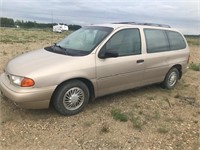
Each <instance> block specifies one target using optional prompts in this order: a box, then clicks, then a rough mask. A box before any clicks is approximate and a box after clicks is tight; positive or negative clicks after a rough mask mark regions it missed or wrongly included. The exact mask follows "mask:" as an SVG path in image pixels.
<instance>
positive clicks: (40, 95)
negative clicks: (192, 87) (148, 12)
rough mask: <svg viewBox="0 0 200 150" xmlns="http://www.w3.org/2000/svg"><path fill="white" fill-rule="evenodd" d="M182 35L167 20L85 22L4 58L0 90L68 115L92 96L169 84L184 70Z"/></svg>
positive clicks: (25, 103) (20, 103)
mask: <svg viewBox="0 0 200 150" xmlns="http://www.w3.org/2000/svg"><path fill="white" fill-rule="evenodd" d="M188 61H189V48H188V44H187V42H186V40H185V38H184V36H183V35H182V34H181V33H180V32H179V31H177V30H175V29H172V28H171V27H170V26H168V25H161V24H151V23H135V22H120V23H111V24H101V25H90V26H85V27H82V28H81V29H79V30H77V31H75V32H73V33H71V34H70V35H69V36H67V37H65V38H64V39H63V40H61V41H59V42H57V43H56V44H54V45H52V46H48V47H45V48H42V49H39V50H35V51H31V52H28V53H25V54H23V55H21V56H18V57H16V58H14V59H12V60H10V61H9V62H8V63H7V65H6V66H5V69H4V72H3V73H2V74H1V77H0V90H1V93H2V95H5V96H6V97H8V98H9V99H11V100H12V101H14V103H15V104H16V105H18V106H19V107H22V108H28V109H42V108H48V107H49V105H50V103H51V104H53V106H54V107H55V109H56V110H57V111H58V112H59V113H60V114H63V115H74V114H77V113H79V112H80V111H82V110H83V109H84V107H85V106H86V104H87V103H88V102H89V101H90V100H94V99H95V98H97V97H100V96H103V95H107V94H111V93H115V92H119V91H123V90H127V89H132V88H135V87H141V86H145V85H149V84H153V83H162V85H163V86H164V87H165V88H167V89H172V88H174V86H175V85H176V83H177V81H178V80H179V79H180V78H181V77H182V75H183V73H185V72H186V70H187V63H188Z"/></svg>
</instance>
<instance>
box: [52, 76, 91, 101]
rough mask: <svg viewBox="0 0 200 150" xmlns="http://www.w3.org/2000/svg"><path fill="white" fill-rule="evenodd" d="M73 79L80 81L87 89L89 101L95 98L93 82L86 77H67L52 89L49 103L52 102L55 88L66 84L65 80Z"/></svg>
mask: <svg viewBox="0 0 200 150" xmlns="http://www.w3.org/2000/svg"><path fill="white" fill-rule="evenodd" d="M73 80H79V81H82V82H83V83H84V84H85V85H86V86H87V87H88V89H89V92H90V98H89V101H93V100H94V99H95V90H94V85H93V83H92V82H91V81H90V80H89V79H86V78H81V77H80V78H72V79H68V80H65V81H63V82H61V83H60V84H59V85H57V87H56V89H55V90H54V92H53V94H52V96H51V100H50V103H52V101H53V97H54V94H55V92H56V90H57V89H58V88H59V87H60V86H61V85H63V84H66V83H67V82H69V81H73Z"/></svg>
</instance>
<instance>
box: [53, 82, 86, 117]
mask: <svg viewBox="0 0 200 150" xmlns="http://www.w3.org/2000/svg"><path fill="white" fill-rule="evenodd" d="M89 97H90V93H89V89H88V87H87V86H86V85H85V84H84V83H83V82H82V81H80V80H72V81H68V82H66V83H64V84H61V85H60V86H59V87H58V88H57V89H56V91H55V93H54V95H53V99H52V100H53V105H54V108H55V109H56V110H57V111H58V112H59V113H60V114H62V115H75V114H77V113H79V112H81V111H82V110H83V109H84V107H85V106H86V105H87V103H88V101H89Z"/></svg>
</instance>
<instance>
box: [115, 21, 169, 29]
mask: <svg viewBox="0 0 200 150" xmlns="http://www.w3.org/2000/svg"><path fill="white" fill-rule="evenodd" d="M113 24H133V25H145V26H155V27H165V28H171V27H170V26H169V25H166V24H157V23H139V22H116V23H113Z"/></svg>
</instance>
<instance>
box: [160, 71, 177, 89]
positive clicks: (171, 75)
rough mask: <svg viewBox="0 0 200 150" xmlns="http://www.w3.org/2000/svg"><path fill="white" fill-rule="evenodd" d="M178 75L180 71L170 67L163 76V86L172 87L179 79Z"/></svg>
mask: <svg viewBox="0 0 200 150" xmlns="http://www.w3.org/2000/svg"><path fill="white" fill-rule="evenodd" d="M179 75H180V73H179V71H178V69H177V68H171V69H170V70H169V71H168V73H167V75H166V76H165V80H164V81H163V87H164V88H166V89H173V88H174V86H175V85H176V83H177V81H178V79H179Z"/></svg>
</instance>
